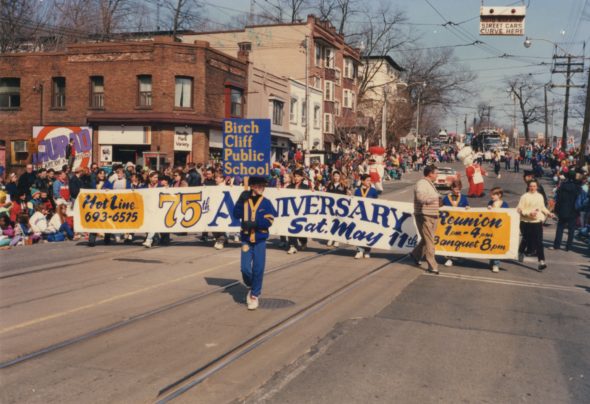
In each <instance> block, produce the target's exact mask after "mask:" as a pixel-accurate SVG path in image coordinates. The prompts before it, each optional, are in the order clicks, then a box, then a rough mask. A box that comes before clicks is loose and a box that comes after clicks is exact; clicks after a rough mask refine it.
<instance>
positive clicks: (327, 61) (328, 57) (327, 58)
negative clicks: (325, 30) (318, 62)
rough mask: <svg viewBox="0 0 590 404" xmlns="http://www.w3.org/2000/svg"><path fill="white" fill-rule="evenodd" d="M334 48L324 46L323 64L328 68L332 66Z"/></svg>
mask: <svg viewBox="0 0 590 404" xmlns="http://www.w3.org/2000/svg"><path fill="white" fill-rule="evenodd" d="M334 56H335V55H334V49H332V48H327V47H326V48H324V66H325V67H328V68H330V69H333V68H334Z"/></svg>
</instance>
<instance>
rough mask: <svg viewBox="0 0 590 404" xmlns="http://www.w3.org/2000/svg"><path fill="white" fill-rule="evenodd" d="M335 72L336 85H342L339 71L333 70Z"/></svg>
mask: <svg viewBox="0 0 590 404" xmlns="http://www.w3.org/2000/svg"><path fill="white" fill-rule="evenodd" d="M334 72H335V74H334V75H335V77H336V85H338V86H341V85H342V74H341V73H340V69H339V68H336V69H334Z"/></svg>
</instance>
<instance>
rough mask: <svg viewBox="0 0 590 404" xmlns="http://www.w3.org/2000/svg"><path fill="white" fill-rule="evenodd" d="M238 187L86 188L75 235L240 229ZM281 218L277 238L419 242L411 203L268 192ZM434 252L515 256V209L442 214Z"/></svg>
mask: <svg viewBox="0 0 590 404" xmlns="http://www.w3.org/2000/svg"><path fill="white" fill-rule="evenodd" d="M241 192H242V189H241V188H237V187H217V186H215V187H191V188H152V189H140V190H118V191H98V190H82V191H81V192H80V194H79V196H78V198H77V200H76V204H75V209H74V223H75V230H76V231H77V232H94V233H147V232H160V233H161V232H176V233H184V232H202V231H214V232H238V231H240V222H239V220H237V219H236V218H234V217H233V215H232V212H233V208H234V204H235V203H236V201H237V200H238V197H239V196H240V193H241ZM264 196H265V197H266V198H268V199H270V200H271V202H272V203H273V205H274V206H275V209H276V211H277V217H276V218H275V221H274V224H273V225H272V227H271V230H270V233H271V234H274V235H283V236H293V237H311V238H316V239H322V240H335V241H339V242H341V243H346V244H350V245H355V246H362V247H372V248H378V249H385V250H395V251H396V252H409V251H411V249H413V248H414V247H415V246H416V244H417V243H418V241H419V236H418V234H417V231H416V227H415V223H414V218H413V204H411V203H405V202H395V201H388V200H379V199H367V198H360V197H354V196H350V197H349V196H342V195H335V194H328V193H324V192H311V191H301V190H290V189H274V188H268V189H267V190H266V191H265V193H264ZM436 244H437V252H440V253H441V254H444V255H446V256H467V257H472V258H497V259H500V258H515V257H516V254H517V244H518V215H517V214H516V211H515V210H514V209H503V210H501V211H488V210H486V209H471V210H469V211H467V210H465V209H445V210H443V211H441V215H440V220H439V226H438V229H437V233H436Z"/></svg>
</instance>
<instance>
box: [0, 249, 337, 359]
mask: <svg viewBox="0 0 590 404" xmlns="http://www.w3.org/2000/svg"><path fill="white" fill-rule="evenodd" d="M340 250H344V249H343V248H338V249H331V250H326V251H322V252H321V253H317V254H316V255H313V256H310V257H305V258H302V259H299V260H297V261H290V262H285V263H283V264H280V265H278V266H277V267H275V268H273V269H271V270H269V271H266V274H267V275H269V274H272V273H274V272H278V271H281V270H284V269H287V268H291V267H293V266H294V265H298V264H303V263H305V262H308V261H312V260H315V259H318V258H321V257H323V256H325V255H328V254H331V253H333V252H336V251H340ZM218 255H219V254H218ZM240 284H241V282H240V281H231V282H229V283H227V284H225V285H222V286H219V287H216V288H213V289H210V290H206V291H203V292H199V293H197V294H195V295H191V296H187V297H184V298H182V299H180V300H177V301H175V302H172V303H169V304H166V305H164V306H160V307H158V308H155V309H151V310H148V311H146V312H143V313H140V314H136V315H134V316H131V317H128V318H126V319H124V320H121V321H117V322H115V323H112V324H109V325H106V326H104V327H100V328H97V329H95V330H92V331H89V332H87V333H85V334H82V335H79V336H77V337H73V338H69V339H66V340H64V341H60V342H57V343H55V344H52V345H49V346H47V347H45V348H41V349H38V350H36V351H33V352H30V353H28V354H24V355H21V356H18V357H16V358H14V359H9V360H6V361H3V362H0V369H5V368H8V367H11V366H14V365H17V364H20V363H23V362H26V361H29V360H32V359H35V358H38V357H40V356H43V355H46V354H49V353H52V352H55V351H58V350H60V349H63V348H67V347H69V346H72V345H75V344H78V343H81V342H84V341H87V340H89V339H92V338H94V337H98V336H100V335H103V334H106V333H108V332H110V331H114V330H117V329H120V328H123V327H125V326H127V325H130V324H133V323H135V322H137V321H139V320H143V319H147V318H150V317H152V316H155V315H157V314H160V313H163V312H166V311H169V310H172V309H174V308H176V307H180V306H182V305H185V304H188V303H192V302H195V301H198V300H201V299H203V298H205V297H207V296H210V295H213V294H215V293H217V292H223V291H225V290H228V289H230V288H232V287H235V286H238V285H240Z"/></svg>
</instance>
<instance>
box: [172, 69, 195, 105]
mask: <svg viewBox="0 0 590 404" xmlns="http://www.w3.org/2000/svg"><path fill="white" fill-rule="evenodd" d="M192 95H193V78H192V77H181V76H177V77H176V85H175V88H174V106H175V107H177V108H192V106H193V97H192Z"/></svg>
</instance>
